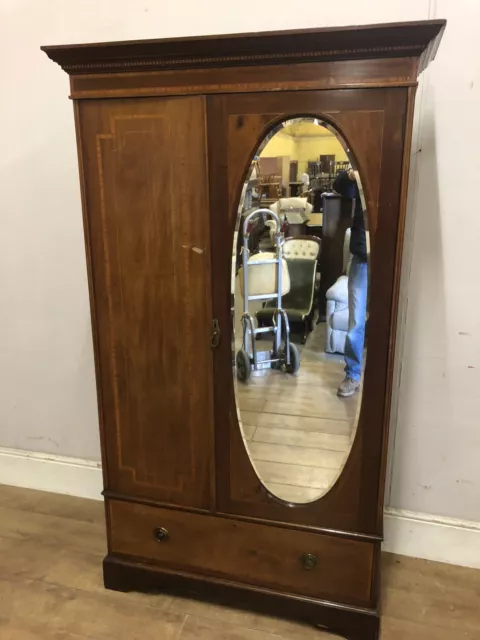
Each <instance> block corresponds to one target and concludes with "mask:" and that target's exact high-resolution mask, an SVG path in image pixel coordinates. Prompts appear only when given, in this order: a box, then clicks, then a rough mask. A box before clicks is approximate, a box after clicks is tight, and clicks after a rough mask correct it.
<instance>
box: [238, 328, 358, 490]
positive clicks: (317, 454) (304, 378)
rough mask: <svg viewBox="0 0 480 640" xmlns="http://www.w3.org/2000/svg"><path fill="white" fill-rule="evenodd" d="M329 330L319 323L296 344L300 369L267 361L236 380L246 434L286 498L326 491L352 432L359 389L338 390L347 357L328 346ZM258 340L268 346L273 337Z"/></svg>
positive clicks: (260, 466)
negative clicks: (343, 393)
mask: <svg viewBox="0 0 480 640" xmlns="http://www.w3.org/2000/svg"><path fill="white" fill-rule="evenodd" d="M237 317H238V316H237ZM237 326H238V325H237ZM324 331H325V325H324V324H319V325H317V327H316V328H315V331H314V332H313V333H312V334H311V335H310V336H309V338H308V340H307V344H306V345H305V346H301V345H297V346H298V348H299V350H300V353H301V365H300V369H299V371H298V373H297V374H296V375H295V376H291V375H289V374H286V373H283V372H280V371H274V370H271V369H267V370H264V371H258V372H253V373H252V377H251V379H250V381H249V382H248V383H240V382H239V383H238V385H237V398H238V405H239V410H240V419H241V422H242V427H243V432H244V438H245V440H246V441H247V447H248V450H249V453H250V456H251V458H252V460H253V463H254V465H255V467H256V470H257V473H258V474H259V476H260V477H261V479H262V481H263V483H264V484H265V485H266V486H267V487H268V488H269V489H270V491H272V493H274V494H275V495H277V496H279V497H280V498H283V499H284V500H287V501H289V502H308V501H310V500H314V499H316V498H318V497H319V496H320V495H323V494H324V493H325V492H326V490H327V489H328V488H329V487H330V486H331V485H332V483H333V482H335V480H336V478H337V477H338V475H339V473H340V471H341V469H342V468H343V465H344V463H345V461H346V458H347V456H348V452H349V451H350V446H351V443H352V441H353V437H354V434H355V428H356V418H357V412H358V410H359V405H360V400H361V394H359V393H358V394H356V395H355V396H353V397H352V398H339V397H338V396H337V388H338V385H339V384H340V382H341V381H342V380H343V377H344V375H345V374H344V367H345V362H344V359H343V356H341V355H330V354H326V353H325V351H324V344H325V340H324V338H325V336H324ZM236 335H237V336H239V335H240V332H239V328H237V332H236ZM257 345H258V348H259V349H260V350H262V349H265V350H267V349H270V348H271V341H265V340H261V341H257ZM239 347H240V344H239V343H237V348H239Z"/></svg>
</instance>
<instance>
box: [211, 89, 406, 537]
mask: <svg viewBox="0 0 480 640" xmlns="http://www.w3.org/2000/svg"><path fill="white" fill-rule="evenodd" d="M408 91H409V90H407V89H403V88H392V89H367V90H362V89H358V90H331V91H296V92H289V91H284V92H282V91H278V92H270V93H257V94H248V95H247V94H243V95H242V94H237V95H235V94H232V95H228V96H227V95H225V96H211V97H209V99H208V122H209V154H210V172H211V176H212V178H211V179H212V187H211V198H210V202H211V215H212V238H213V240H212V246H213V253H212V256H213V258H212V263H213V267H214V270H215V280H214V289H213V292H214V295H213V308H214V315H215V317H216V318H218V320H219V322H220V326H221V327H222V343H221V344H220V345H219V348H218V349H217V350H216V351H215V370H216V375H215V410H216V423H217V431H216V434H217V443H216V444H217V451H218V456H217V460H218V475H217V509H218V511H220V512H225V513H229V514H235V515H241V516H247V517H255V518H257V519H263V520H269V521H277V522H290V523H295V524H297V525H299V526H310V527H311V526H315V527H318V528H324V529H331V530H343V531H346V532H355V533H363V534H367V535H369V536H374V537H375V536H376V539H377V540H378V539H379V536H380V533H381V527H382V507H381V505H382V492H383V478H384V468H385V466H384V465H385V450H386V449H385V447H386V442H387V430H388V412H389V401H388V398H389V396H390V390H389V388H390V385H391V375H392V366H393V339H394V335H395V330H394V323H393V321H392V318H395V314H396V295H397V289H396V286H397V282H398V280H397V278H398V268H397V267H398V264H399V262H398V261H399V259H400V255H401V240H402V226H401V216H400V202H401V200H400V198H401V184H402V172H403V171H404V170H405V167H406V166H408V165H407V163H406V161H405V158H406V157H407V156H408V149H407V152H406V154H405V153H404V130H405V127H406V125H407V122H408V121H407V104H408V97H409V93H408ZM412 99H413V98H412V97H411V98H410V100H411V103H412ZM302 116H305V117H309V118H310V120H312V122H311V123H310V126H312V127H314V126H318V122H317V125H315V124H314V123H313V120H315V121H322V122H326V123H328V125H329V126H330V127H331V128H332V129H333V130H334V131H335V132H336V135H338V136H341V137H342V138H343V142H344V143H345V146H346V148H347V150H348V152H349V154H350V157H351V158H352V159H353V160H355V163H354V167H355V168H358V170H359V175H360V179H361V184H362V185H363V190H364V195H365V202H366V209H367V213H368V229H369V237H370V241H371V247H372V249H371V252H370V255H369V260H368V270H369V285H368V287H369V297H370V301H369V307H368V308H369V319H368V336H369V339H368V357H367V358H366V367H365V371H364V374H363V393H362V395H360V394H359V397H360V398H361V401H359V403H358V405H356V406H355V407H353V406H352V405H346V404H342V403H343V402H344V400H343V399H341V398H338V397H337V395H336V386H335V385H337V386H338V384H339V383H340V381H341V380H342V378H343V375H344V374H343V366H344V365H343V361H342V360H343V356H339V366H338V371H336V372H335V376H333V375H332V376H331V378H330V380H333V381H334V382H331V383H330V382H329V386H328V385H327V384H326V383H325V384H324V386H323V387H322V384H323V382H322V378H321V377H319V376H318V370H316V372H315V376H316V377H314V376H313V375H311V376H310V378H308V376H307V377H306V378H304V377H303V371H307V372H308V371H310V372H311V371H312V368H311V366H310V368H309V364H310V365H311V362H310V363H309V362H308V361H307V362H306V365H304V364H302V362H303V361H301V363H300V370H299V373H298V375H297V376H295V377H294V376H290V378H289V379H286V380H283V379H282V381H280V382H279V381H278V377H281V376H284V377H285V378H288V375H287V374H283V373H281V372H279V371H272V372H270V373H271V374H272V375H271V376H270V377H265V384H263V386H261V385H259V384H258V385H256V384H255V382H258V380H259V378H255V377H253V378H252V379H251V380H250V381H249V382H248V383H245V382H239V383H238V384H236V380H235V379H234V376H235V373H234V372H232V347H231V344H232V337H233V323H232V317H233V318H234V320H236V319H237V318H238V317H239V313H238V309H240V313H241V311H242V310H243V306H242V304H243V301H242V298H241V295H238V296H235V299H236V302H235V300H232V298H233V297H234V296H233V295H232V294H233V291H237V292H238V291H239V290H241V289H240V287H236V285H235V274H233V275H232V270H231V269H232V267H231V264H232V253H234V251H235V249H233V250H232V245H233V247H235V248H236V243H234V242H232V239H233V238H234V232H235V230H236V225H237V224H238V219H239V215H238V211H239V208H241V206H242V205H241V197H242V193H244V191H242V190H243V189H244V188H245V189H246V187H244V181H245V179H246V178H247V177H248V175H249V174H248V172H249V170H250V167H251V162H252V159H253V158H254V156H255V155H258V154H259V153H260V152H259V148H262V147H260V145H261V144H262V143H263V142H264V141H265V139H266V137H267V136H268V135H269V134H271V133H272V132H273V131H274V130H275V128H277V127H279V125H281V124H282V123H285V122H287V121H289V120H290V119H295V118H301V117H302ZM268 140H270V138H268ZM272 153H274V152H272ZM282 154H283V155H285V147H282ZM279 155H281V154H280V153H279ZM213 176H215V178H213ZM213 180H215V187H216V188H215V189H214V188H213V187H214V182H213ZM269 204H270V203H269ZM267 206H268V205H267ZM296 206H298V204H297V205H296ZM225 238H230V239H231V240H230V243H228V242H225ZM342 249H343V243H342ZM239 255H240V253H239V252H237V253H236V254H235V256H234V257H235V258H236V261H237V265H238V264H239V262H240V259H239V257H238V256H239ZM304 255H305V254H304ZM234 264H235V260H234ZM297 273H298V272H297ZM322 277H323V276H322ZM232 281H233V283H234V284H233V286H232ZM236 281H237V283H238V281H239V276H238V275H237V277H236ZM234 287H235V289H234ZM232 308H234V309H235V314H234V315H233V314H232ZM239 324H240V323H238V324H237V327H238V325H239ZM267 324H268V323H267ZM240 327H241V324H240ZM237 331H238V329H237ZM236 335H237V337H238V336H240V341H238V338H237V341H236V349H237V350H238V349H241V348H242V340H241V338H242V332H241V330H239V331H238V332H237V334H236ZM260 337H261V336H260ZM315 339H316V338H315ZM297 344H298V342H297ZM315 344H316V345H317V347H316V351H312V352H311V354H312V359H315V358H317V360H316V362H320V359H321V358H323V357H324V356H323V352H324V350H325V346H324V345H325V340H324V339H323V340H320V339H318V340H317V342H316V343H315ZM256 345H257V347H256V349H257V350H258V351H261V350H262V346H261V345H262V343H261V342H260V341H259V342H256ZM258 345H260V346H258ZM263 348H265V347H263ZM299 348H301V347H299ZM252 351H253V349H252ZM263 353H267V354H268V352H265V351H264V352H263ZM264 357H265V356H264ZM268 357H269V356H268V355H267V356H266V358H265V359H268ZM302 358H304V355H302ZM307 358H308V354H307ZM364 360H365V357H364ZM325 361H326V359H325ZM317 369H318V368H317ZM331 371H333V369H332V370H331ZM259 375H262V372H261V371H260V372H259ZM326 375H327V374H325V376H326ZM275 376H277V377H276V378H275ZM235 378H236V376H235ZM325 379H326V378H325ZM305 380H306V382H305ZM294 393H295V397H293V394H294ZM237 401H238V404H237ZM295 403H297V404H295ZM237 406H238V408H239V410H238V411H237ZM342 412H343V413H342ZM345 415H346V416H348V419H349V420H351V422H354V427H353V428H351V427H350V426H349V429H350V430H349V431H348V432H346V431H345V432H343V431H340V428H343V427H342V425H341V418H343V417H344V416H345ZM242 416H244V418H245V422H244V424H245V425H246V426H247V429H245V430H242V428H241V426H243V425H241V424H240V420H243V417H242ZM247 418H248V420H249V422H246V419H247ZM312 418H314V419H315V420H317V419H318V420H320V421H322V420H324V419H327V420H328V419H331V420H332V422H333V421H334V420H335V419H338V420H339V423H338V425H337V424H335V425H333V424H332V422H330V423H329V424H328V427H327V426H326V425H323V424H322V429H323V428H324V426H325V429H324V432H325V433H326V437H327V439H328V438H329V435H330V433H332V434H336V435H339V434H340V435H341V434H345V433H347V438H348V444H347V448H346V451H347V452H348V453H347V455H346V456H345V457H343V454H341V456H342V459H341V461H340V458H339V457H338V451H339V450H340V448H337V449H336V450H335V451H334V452H333V453H332V452H331V450H330V449H329V447H331V446H332V442H333V441H332V440H331V439H328V443H326V444H325V447H326V449H327V450H328V451H327V454H325V460H327V458H328V460H327V462H325V463H324V466H322V464H320V462H318V460H319V459H320V455H319V454H318V451H317V452H316V451H315V450H314V449H313V446H312V453H311V455H310V453H308V452H307V453H305V451H306V449H305V447H306V446H307V447H308V446H310V443H311V442H312V440H313V436H312V433H311V432H312V431H313V429H314V428H317V427H318V423H317V422H315V425H317V426H315V427H312V425H313V422H312ZM349 424H350V422H349ZM248 427H249V428H248ZM259 427H260V429H259ZM272 428H274V429H277V431H276V433H273V432H272V430H271V429H272ZM279 428H283V429H284V430H283V431H282V433H279V431H278V429H279ZM295 429H296V430H297V432H296V431H294V430H295ZM318 429H319V431H318V432H319V433H320V437H321V438H323V433H324V432H323V431H322V429H321V428H320V427H318ZM302 430H303V436H304V440H303V441H302V440H301V438H300V436H299V434H298V431H302ZM309 430H310V431H309ZM252 434H253V435H252ZM303 436H302V437H303ZM249 439H251V440H252V442H250V441H249ZM319 441H320V439H319ZM338 442H340V440H335V444H333V446H334V447H337V446H338ZM342 442H344V441H343V440H342ZM301 447H304V449H302V448H301ZM254 450H255V454H256V456H255V457H254V456H253V454H252V458H250V454H249V452H252V451H254ZM277 463H281V464H277ZM255 465H256V466H255ZM282 465H283V467H282ZM285 465H291V466H292V467H294V468H295V471H298V484H296V485H294V483H293V482H292V483H291V484H292V486H293V487H294V489H296V490H297V489H298V487H299V486H301V485H305V486H306V488H307V490H310V489H312V491H310V493H309V495H310V498H309V499H308V500H307V499H306V498H304V495H307V491H305V492H304V494H302V499H301V500H293V499H283V498H282V497H281V496H280V497H279V496H278V494H276V493H275V491H274V490H273V489H269V482H270V485H273V486H274V487H275V486H276V488H277V490H278V489H279V488H280V487H279V485H280V484H281V483H283V484H284V485H287V484H288V483H287V481H286V480H285V477H287V474H286V473H284V470H285ZM328 465H331V466H328ZM261 468H263V469H267V470H268V471H269V472H270V478H269V481H267V482H264V481H263V479H262V477H261V471H258V473H257V469H261ZM278 469H280V471H278ZM333 469H335V472H333V471H332V470H333ZM312 470H313V471H312ZM282 474H283V475H282ZM293 476H294V474H293V473H291V474H290V476H288V477H289V478H293ZM313 476H315V477H314V478H313ZM264 477H266V474H265V476H264ZM312 478H313V480H312ZM294 479H295V478H294ZM275 483H276V484H275ZM282 488H284V487H282ZM287 488H288V487H287ZM303 489H304V487H303V486H302V491H303ZM319 489H321V491H320V490H319ZM325 489H327V490H326V491H325ZM372 539H375V538H372Z"/></svg>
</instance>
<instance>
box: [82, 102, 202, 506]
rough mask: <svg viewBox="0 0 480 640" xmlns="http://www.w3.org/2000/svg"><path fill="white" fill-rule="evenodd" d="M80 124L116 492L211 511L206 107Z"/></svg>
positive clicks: (111, 490)
mask: <svg viewBox="0 0 480 640" xmlns="http://www.w3.org/2000/svg"><path fill="white" fill-rule="evenodd" d="M76 123H77V136H78V143H79V149H80V167H81V173H82V187H83V188H82V191H83V209H84V224H85V235H86V243H87V254H88V255H87V257H88V262H89V281H90V297H91V309H92V319H93V332H94V343H95V356H96V373H97V387H98V398H99V415H100V421H101V431H102V444H103V462H104V467H105V473H104V475H105V484H106V489H107V494H108V495H130V496H141V497H145V498H152V499H156V500H158V501H160V502H164V503H173V504H181V505H186V506H194V507H201V508H208V507H209V504H210V493H211V486H210V484H211V477H212V474H211V473H210V464H211V455H210V454H211V450H212V446H211V442H212V438H211V433H212V429H213V425H212V355H211V346H210V339H211V323H212V318H211V303H210V249H209V213H208V189H207V176H206V173H207V168H206V142H205V102H204V99H203V98H202V97H187V98H164V99H132V100H101V101H97V100H92V101H82V102H79V103H77V104H76Z"/></svg>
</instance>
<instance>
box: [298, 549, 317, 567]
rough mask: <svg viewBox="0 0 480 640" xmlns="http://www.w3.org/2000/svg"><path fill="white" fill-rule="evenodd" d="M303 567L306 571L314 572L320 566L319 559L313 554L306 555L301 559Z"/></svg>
mask: <svg viewBox="0 0 480 640" xmlns="http://www.w3.org/2000/svg"><path fill="white" fill-rule="evenodd" d="M300 561H301V563H302V567H303V568H304V569H305V570H306V571H313V570H314V569H315V567H316V566H317V564H318V558H317V556H316V555H314V554H313V553H304V554H302V557H301V558H300Z"/></svg>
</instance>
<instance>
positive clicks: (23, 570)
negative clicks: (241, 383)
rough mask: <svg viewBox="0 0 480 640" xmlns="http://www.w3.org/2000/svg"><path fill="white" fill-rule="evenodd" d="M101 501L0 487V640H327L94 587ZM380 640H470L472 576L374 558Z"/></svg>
mask: <svg viewBox="0 0 480 640" xmlns="http://www.w3.org/2000/svg"><path fill="white" fill-rule="evenodd" d="M104 554H105V527H104V516H103V505H102V503H101V502H97V501H91V500H82V499H80V498H71V497H68V496H61V495H57V494H48V493H43V492H37V491H30V490H26V489H18V488H15V487H6V486H4V485H0V639H1V640H87V639H88V640H103V639H109V640H308V639H310V640H328V639H332V640H333V638H334V636H331V635H329V634H326V633H324V632H321V631H317V630H315V629H313V628H311V627H308V626H303V625H301V624H297V623H293V622H286V621H283V620H280V619H277V618H271V617H266V616H260V615H257V614H253V613H252V614H250V613H248V612H242V611H237V610H232V609H228V608H225V607H220V606H214V605H210V604H206V603H200V602H195V601H191V600H188V599H183V598H179V597H173V596H169V595H143V594H137V593H129V594H122V593H116V592H113V591H106V590H105V589H104V588H103V586H102V573H101V561H102V558H103V556H104ZM383 575H384V578H383V614H384V615H383V622H382V625H383V626H382V628H383V634H382V640H479V639H480V571H475V570H471V569H463V568H460V567H453V566H450V565H445V564H437V563H432V562H427V561H424V560H414V559H411V558H405V557H401V556H392V555H389V554H385V555H384V560H383Z"/></svg>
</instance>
